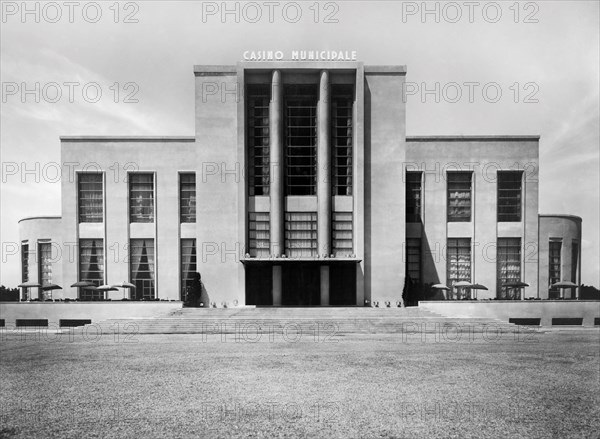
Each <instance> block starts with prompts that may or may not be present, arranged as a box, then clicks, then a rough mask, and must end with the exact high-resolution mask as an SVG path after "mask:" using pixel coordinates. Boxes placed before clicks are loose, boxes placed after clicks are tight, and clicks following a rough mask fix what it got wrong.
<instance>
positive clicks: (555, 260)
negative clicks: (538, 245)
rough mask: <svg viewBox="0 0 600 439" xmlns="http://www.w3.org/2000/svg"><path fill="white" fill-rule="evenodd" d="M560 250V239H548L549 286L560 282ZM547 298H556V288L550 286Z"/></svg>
mask: <svg viewBox="0 0 600 439" xmlns="http://www.w3.org/2000/svg"><path fill="white" fill-rule="evenodd" d="M561 250H562V241H560V240H550V246H549V251H548V282H549V284H550V285H548V286H549V287H550V286H551V285H553V284H555V283H556V282H560V265H561V260H560V252H561ZM548 296H549V297H548V298H549V299H557V298H558V297H559V296H560V291H559V289H558V288H550V291H549V294H548Z"/></svg>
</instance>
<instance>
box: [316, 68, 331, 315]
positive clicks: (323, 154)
mask: <svg viewBox="0 0 600 439" xmlns="http://www.w3.org/2000/svg"><path fill="white" fill-rule="evenodd" d="M330 95H331V89H330V85H329V72H328V71H327V70H323V71H321V78H320V83H319V103H318V107H317V115H318V118H319V119H318V121H317V127H318V134H317V202H318V212H317V220H318V225H317V241H318V244H317V247H318V252H319V255H326V256H327V257H329V255H330V254H331V148H330V144H331V141H330V139H331V132H330V130H331V116H330V106H329V102H330V100H331V96H330ZM321 305H329V267H321Z"/></svg>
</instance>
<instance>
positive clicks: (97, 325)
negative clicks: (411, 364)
mask: <svg viewBox="0 0 600 439" xmlns="http://www.w3.org/2000/svg"><path fill="white" fill-rule="evenodd" d="M91 326H93V327H94V329H91V328H90V331H94V330H96V331H97V330H98V329H101V330H102V332H101V333H102V334H112V333H114V332H115V331H116V330H117V329H118V330H119V331H120V333H124V334H125V333H135V334H205V335H223V334H234V335H239V336H241V337H242V338H244V339H249V338H250V339H251V338H252V337H255V336H256V335H257V334H271V335H275V334H278V335H285V337H288V338H294V337H298V336H299V334H300V335H302V336H305V337H306V336H314V337H327V335H328V334H329V335H332V334H335V335H346V334H404V335H405V336H406V337H408V336H413V337H417V336H418V334H438V335H441V336H444V337H446V336H447V337H449V338H452V337H456V334H459V333H460V334H462V333H470V334H485V335H487V336H489V337H498V334H500V335H507V334H515V333H517V332H521V333H522V332H523V331H524V328H523V327H518V326H516V325H514V324H511V323H506V322H502V321H500V320H495V319H485V318H450V317H444V316H442V315H440V314H437V313H434V312H431V311H428V310H424V309H419V308H418V307H412V308H359V307H355V308H336V307H324V308H217V309H215V308H182V309H179V310H176V311H172V312H171V313H169V314H168V315H165V316H164V317H148V318H130V319H109V320H104V321H100V322H94V323H92V324H91V325H86V326H85V327H84V330H85V329H86V328H87V327H91ZM536 332H539V328H537V331H536ZM415 334H417V335H415Z"/></svg>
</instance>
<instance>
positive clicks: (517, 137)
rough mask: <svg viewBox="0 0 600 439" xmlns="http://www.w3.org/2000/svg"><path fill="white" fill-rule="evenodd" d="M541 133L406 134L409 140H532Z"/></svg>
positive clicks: (536, 138) (538, 138) (537, 138)
mask: <svg viewBox="0 0 600 439" xmlns="http://www.w3.org/2000/svg"><path fill="white" fill-rule="evenodd" d="M537 140H540V136H539V135H483V136H480V135H457V136H406V141H407V142H494V141H502V142H523V141H525V142H531V141H537Z"/></svg>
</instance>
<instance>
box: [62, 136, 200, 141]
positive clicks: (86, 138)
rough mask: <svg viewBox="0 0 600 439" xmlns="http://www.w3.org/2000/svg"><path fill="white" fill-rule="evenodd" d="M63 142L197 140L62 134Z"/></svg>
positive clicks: (174, 137)
mask: <svg viewBox="0 0 600 439" xmlns="http://www.w3.org/2000/svg"><path fill="white" fill-rule="evenodd" d="M59 139H60V141H61V142H195V141H196V137H195V136H60V137H59Z"/></svg>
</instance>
